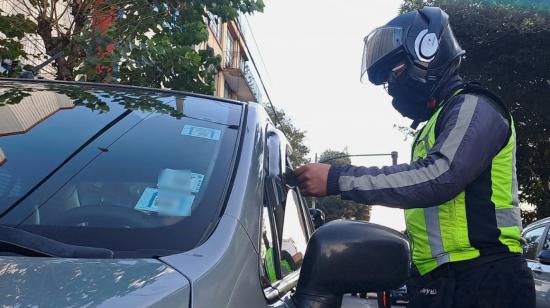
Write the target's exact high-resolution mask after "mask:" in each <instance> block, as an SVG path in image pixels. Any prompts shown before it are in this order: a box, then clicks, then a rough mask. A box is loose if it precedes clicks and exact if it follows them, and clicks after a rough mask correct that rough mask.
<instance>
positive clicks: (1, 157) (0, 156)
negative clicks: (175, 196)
mask: <svg viewBox="0 0 550 308" xmlns="http://www.w3.org/2000/svg"><path fill="white" fill-rule="evenodd" d="M5 162H6V155H4V152H2V148H0V165H2V164H3V163H5ZM201 182H202V181H201Z"/></svg>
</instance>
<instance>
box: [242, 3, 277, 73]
mask: <svg viewBox="0 0 550 308" xmlns="http://www.w3.org/2000/svg"><path fill="white" fill-rule="evenodd" d="M243 16H244V19H245V20H246V24H247V26H248V31H249V32H250V36H251V37H252V41H253V42H254V45H255V46H256V51H258V55H259V56H260V61H261V62H262V66H263V69H264V71H265V73H266V75H267V79H268V80H269V82H271V76H270V74H269V71H268V69H267V65H265V61H264V57H263V55H262V50H261V49H260V46H259V45H258V42H257V41H256V36H255V35H254V31H252V26H250V22H249V21H248V17H247V16H246V15H244V14H243ZM258 74H259V73H258Z"/></svg>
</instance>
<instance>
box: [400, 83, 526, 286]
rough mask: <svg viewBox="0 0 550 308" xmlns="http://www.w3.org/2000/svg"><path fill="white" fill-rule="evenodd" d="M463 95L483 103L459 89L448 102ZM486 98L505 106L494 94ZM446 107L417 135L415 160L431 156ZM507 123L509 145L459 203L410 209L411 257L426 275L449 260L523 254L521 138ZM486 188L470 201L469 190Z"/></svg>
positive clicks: (475, 94) (460, 196)
mask: <svg viewBox="0 0 550 308" xmlns="http://www.w3.org/2000/svg"><path fill="white" fill-rule="evenodd" d="M485 91H487V90H485ZM472 92H473V93H472ZM469 93H471V94H469ZM489 93H490V92H489ZM459 94H464V95H465V99H478V97H479V94H485V93H483V91H482V93H480V91H477V90H476V91H473V90H468V86H466V88H465V89H459V90H458V91H456V92H455V93H454V94H453V95H452V96H451V97H450V98H449V99H448V100H447V102H450V104H452V103H453V102H452V98H454V97H455V96H457V95H459ZM485 96H488V97H489V98H491V101H493V102H495V101H496V102H495V103H497V104H502V102H501V101H500V100H499V99H498V98H496V97H495V96H494V95H493V96H491V95H485ZM441 105H442V106H441V107H439V109H438V110H437V111H436V112H435V113H434V115H433V116H432V117H431V118H430V120H429V121H428V123H426V125H425V126H424V128H423V129H422V130H421V131H420V133H419V134H418V136H417V137H416V139H415V142H414V143H413V155H412V160H413V161H415V160H417V159H421V158H426V156H427V154H428V152H429V151H430V149H431V148H432V147H433V146H434V143H435V140H436V132H435V128H436V124H437V121H438V119H439V115H440V114H441V112H442V110H443V109H444V108H445V107H446V106H445V103H443V104H441ZM501 106H503V105H501ZM504 110H506V109H504ZM506 112H507V111H506ZM508 119H509V123H510V130H511V131H510V133H509V138H508V141H507V143H506V145H504V147H503V148H502V149H501V150H500V151H499V152H498V153H497V155H496V156H495V157H494V158H493V160H492V164H491V166H490V167H489V168H488V170H486V171H485V172H484V174H483V175H481V176H480V178H478V179H476V180H474V181H473V183H471V184H469V185H468V186H467V187H466V189H465V190H464V191H462V192H461V193H460V194H458V195H457V196H456V197H455V198H454V199H452V200H449V201H448V202H445V203H443V204H441V205H438V206H434V207H429V208H415V209H408V210H405V221H406V224H407V232H408V235H409V237H410V240H411V246H412V259H413V263H414V264H415V266H416V267H417V269H418V271H419V272H420V274H421V275H425V274H427V273H429V272H430V271H432V270H434V269H435V268H437V267H438V266H440V265H442V264H445V263H448V262H456V261H464V260H470V259H474V258H477V257H479V256H483V255H491V254H497V253H505V252H512V253H521V252H522V248H521V245H520V240H521V217H520V210H519V205H518V203H519V202H518V200H517V181H516V170H515V152H516V148H515V147H516V142H515V139H516V134H515V129H514V124H513V120H512V119H511V116H509V114H508ZM472 163H473V164H475V163H476V162H472ZM474 185H475V187H474ZM481 189H483V191H484V192H487V191H489V192H490V193H487V194H485V195H482V194H479V195H476V198H469V199H468V200H467V198H466V194H467V193H466V192H467V191H468V193H471V194H475V192H476V191H481ZM468 217H469V218H470V219H468Z"/></svg>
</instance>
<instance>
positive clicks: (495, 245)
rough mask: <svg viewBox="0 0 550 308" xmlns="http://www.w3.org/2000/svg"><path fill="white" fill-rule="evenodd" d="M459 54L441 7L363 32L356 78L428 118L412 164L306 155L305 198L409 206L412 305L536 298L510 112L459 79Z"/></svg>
mask: <svg viewBox="0 0 550 308" xmlns="http://www.w3.org/2000/svg"><path fill="white" fill-rule="evenodd" d="M463 54H464V51H463V50H462V49H461V48H460V46H459V44H458V42H457V41H456V39H455V37H454V35H453V33H452V30H451V27H450V25H449V22H448V16H447V14H446V13H445V12H443V11H442V10H441V9H439V8H434V7H425V8H423V9H421V10H418V11H414V12H410V13H406V14H403V15H400V16H398V17H396V18H395V19H393V20H392V21H390V22H389V23H388V24H386V25H384V26H382V27H380V28H377V29H375V30H374V31H373V32H371V33H370V34H369V35H368V36H367V37H366V38H365V50H364V54H363V68H362V79H363V77H368V80H369V81H370V82H371V83H373V84H375V85H381V84H384V85H386V86H387V89H388V93H389V94H390V95H391V96H392V97H393V101H392V104H393V106H394V108H395V109H396V110H397V111H399V112H400V113H401V114H402V115H404V116H406V117H408V118H411V119H412V120H413V121H414V122H413V125H412V127H413V128H415V129H416V127H417V126H418V124H419V123H421V122H425V121H427V123H426V124H425V125H424V126H423V128H422V129H421V130H420V131H418V133H417V137H416V139H415V141H414V144H413V151H412V161H411V163H410V164H402V165H397V166H391V167H383V168H376V167H370V168H369V167H356V166H349V165H348V166H332V167H331V166H330V165H325V164H307V165H304V166H302V167H300V168H298V169H297V171H296V175H297V178H298V182H299V183H300V187H301V189H302V190H303V191H304V192H305V193H306V194H309V195H311V196H326V195H334V194H340V195H341V196H342V198H344V199H351V200H354V201H356V202H360V203H364V204H377V205H385V206H390V207H397V208H403V209H405V220H406V224H407V232H408V234H409V237H410V241H411V246H412V256H413V263H414V266H413V267H414V268H413V276H412V277H411V279H410V281H409V283H408V289H409V292H410V298H411V303H410V306H411V307H534V305H535V292H534V283H533V278H532V274H531V272H530V270H529V268H528V267H527V264H526V261H525V259H524V258H523V256H522V255H521V252H522V248H521V245H520V240H521V228H522V226H521V217H520V210H519V204H518V199H517V181H516V169H515V150H516V149H515V146H516V142H515V140H516V134H515V130H514V122H513V120H512V117H511V115H510V113H509V112H508V110H507V109H506V107H505V106H504V104H503V103H502V102H501V101H500V99H499V98H498V97H497V96H495V95H494V94H492V93H491V92H490V91H488V90H487V89H485V88H484V87H482V86H480V85H478V84H474V83H464V82H463V81H462V79H461V78H460V76H459V75H458V74H457V72H456V70H457V68H458V67H459V65H460V61H461V57H462V55H463Z"/></svg>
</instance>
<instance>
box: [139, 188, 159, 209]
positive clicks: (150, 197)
mask: <svg viewBox="0 0 550 308" xmlns="http://www.w3.org/2000/svg"><path fill="white" fill-rule="evenodd" d="M158 195H159V191H158V189H156V188H150V187H147V188H145V190H144V191H143V194H141V197H140V198H139V200H138V203H137V204H136V206H135V207H134V208H135V209H136V210H142V211H148V212H158V211H159V208H158V204H157V198H158Z"/></svg>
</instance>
